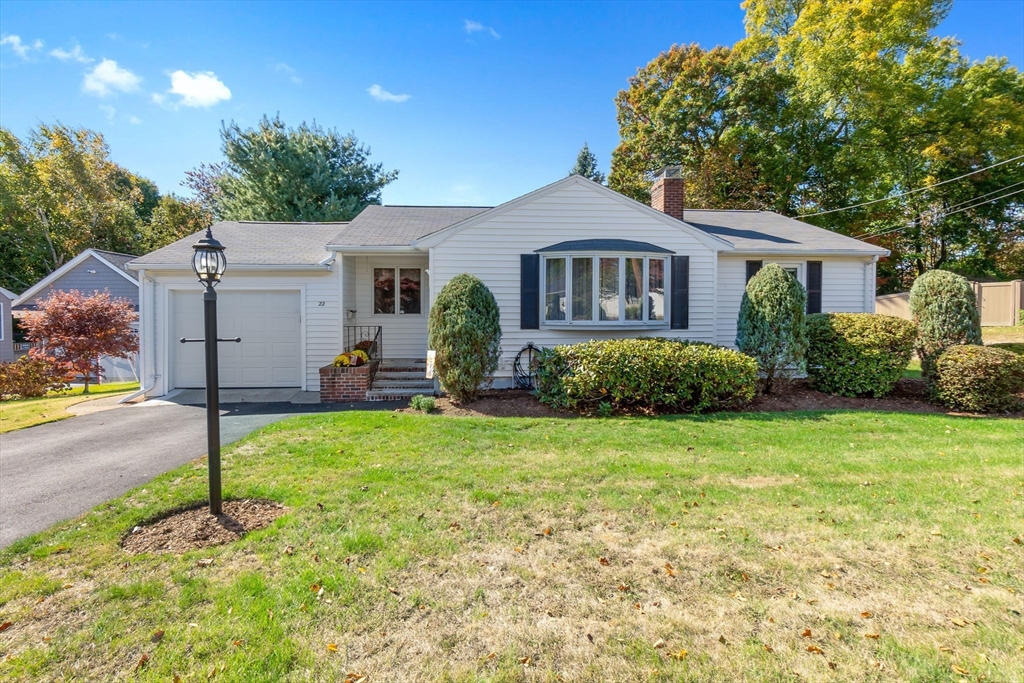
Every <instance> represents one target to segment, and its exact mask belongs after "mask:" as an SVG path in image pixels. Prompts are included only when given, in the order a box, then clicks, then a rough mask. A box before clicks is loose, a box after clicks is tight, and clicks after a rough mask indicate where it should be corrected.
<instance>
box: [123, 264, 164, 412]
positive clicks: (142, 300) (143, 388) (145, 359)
mask: <svg viewBox="0 0 1024 683" xmlns="http://www.w3.org/2000/svg"><path fill="white" fill-rule="evenodd" d="M139 282H140V284H141V286H140V287H139V312H140V313H141V312H142V310H143V308H145V307H146V302H147V301H148V300H150V299H151V296H146V294H147V291H146V290H147V289H148V288H149V286H150V284H151V283H152V280H149V279H148V278H146V269H145V268H140V269H139ZM150 294H152V293H150ZM152 317H153V316H151V315H149V316H146V320H145V321H144V322H145V324H144V325H142V326H141V329H140V331H141V332H142V338H141V339H140V342H141V343H140V345H139V346H140V347H141V351H142V353H141V356H142V363H140V365H141V366H142V377H143V378H144V379H145V378H147V377H148V378H149V384H148V385H147V384H146V382H144V381H143V382H140V383H139V386H140V388H139V390H138V391H136V392H134V393H131V394H128V395H127V396H125V397H124V398H122V399H121V400H120V401H118V402H117V404H118V405H121V404H122V403H127V402H129V401H132V400H134V399H136V398H138V397H139V396H145V395H146V394H148V393H149V392H151V391H153V389H154V387H155V386H156V373H155V372H154V373H148V372H146V370H147V369H148V365H149V354H148V353H146V343H148V342H150V341H151V340H152V338H153V337H152V335H151V334H150V331H149V329H148V328H149V325H150V324H151V323H152Z"/></svg>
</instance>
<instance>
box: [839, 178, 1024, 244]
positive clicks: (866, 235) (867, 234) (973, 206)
mask: <svg viewBox="0 0 1024 683" xmlns="http://www.w3.org/2000/svg"><path fill="white" fill-rule="evenodd" d="M1020 184H1021V183H1017V185H1020ZM1009 187H1013V185H1008V186H1007V187H1004V188H1003V189H1004V190H1005V189H1008V188H1009ZM996 192H1001V190H996ZM1021 192H1024V188H1021V189H1019V190H1014V191H1013V192H1008V193H1007V194H1004V195H1001V196H999V197H993V198H992V199H986V200H985V201H983V202H978V203H977V204H971V205H970V206H964V207H963V208H960V209H957V210H955V211H946V212H944V213H943V218H945V217H947V216H952V215H954V214H958V213H962V212H964V211H969V210H971V209H976V208H977V207H979V206H983V205H985V204H991V203H992V202H997V201H999V200H1000V199H1006V198H1007V197H1012V196H1014V195H1017V194H1020V193H1021ZM989 194H992V193H991V192H990V193H989ZM984 196H985V195H982V197H984ZM975 199H979V197H975ZM969 201H974V200H969ZM956 206H960V205H956ZM919 220H920V216H918V217H917V218H915V219H914V220H913V221H911V222H910V223H908V224H907V225H904V226H901V227H899V228H892V229H890V230H884V231H882V232H865V233H863V234H860V235H857V236H856V237H854V239H858V240H859V239H865V238H871V237H881V236H882V235H889V234H891V233H894V232H900V231H901V230H906V229H907V228H912V227H914V225H915V224H916V223H917V222H918V221H919Z"/></svg>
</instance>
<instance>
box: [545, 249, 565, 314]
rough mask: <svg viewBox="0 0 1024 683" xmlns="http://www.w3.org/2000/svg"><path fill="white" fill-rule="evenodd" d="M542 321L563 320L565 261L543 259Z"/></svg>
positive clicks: (561, 259)
mask: <svg viewBox="0 0 1024 683" xmlns="http://www.w3.org/2000/svg"><path fill="white" fill-rule="evenodd" d="M544 263H545V264H546V265H545V271H544V319H545V320H565V259H564V258H549V259H545V261H544Z"/></svg>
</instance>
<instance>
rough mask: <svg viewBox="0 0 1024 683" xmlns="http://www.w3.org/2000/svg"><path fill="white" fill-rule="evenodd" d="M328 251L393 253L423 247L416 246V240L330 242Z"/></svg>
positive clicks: (414, 250) (412, 250)
mask: <svg viewBox="0 0 1024 683" xmlns="http://www.w3.org/2000/svg"><path fill="white" fill-rule="evenodd" d="M327 250H328V251H333V252H340V253H349V252H351V253H363V254H368V253H369V254H374V253H376V254H381V253H384V254H392V253H403V252H405V253H407V252H420V251H422V249H418V248H417V247H416V240H413V242H412V244H376V245H374V244H328V245H327Z"/></svg>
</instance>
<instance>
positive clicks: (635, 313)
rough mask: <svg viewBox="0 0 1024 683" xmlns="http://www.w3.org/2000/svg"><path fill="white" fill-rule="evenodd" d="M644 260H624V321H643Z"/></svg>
mask: <svg viewBox="0 0 1024 683" xmlns="http://www.w3.org/2000/svg"><path fill="white" fill-rule="evenodd" d="M643 296H644V260H643V259H642V258H627V259H626V320H643V318H644V309H643V305H644V303H643Z"/></svg>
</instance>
